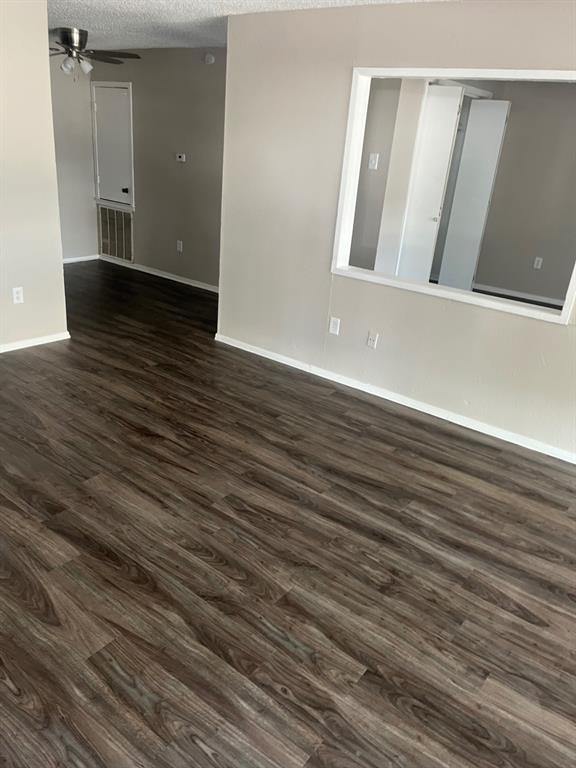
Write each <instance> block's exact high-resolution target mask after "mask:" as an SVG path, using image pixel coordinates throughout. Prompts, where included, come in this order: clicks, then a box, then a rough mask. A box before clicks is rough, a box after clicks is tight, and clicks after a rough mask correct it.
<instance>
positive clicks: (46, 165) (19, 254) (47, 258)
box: [0, 0, 66, 345]
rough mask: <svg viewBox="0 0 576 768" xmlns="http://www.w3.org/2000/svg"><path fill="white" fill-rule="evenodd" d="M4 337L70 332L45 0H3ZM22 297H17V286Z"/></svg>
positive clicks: (0, 340)
mask: <svg viewBox="0 0 576 768" xmlns="http://www.w3.org/2000/svg"><path fill="white" fill-rule="evenodd" d="M0 87H1V94H0V123H1V128H0V130H1V140H0V217H1V221H0V230H1V235H0V238H1V239H0V344H2V345H4V344H15V343H17V342H25V341H28V340H31V339H34V338H39V337H44V336H52V335H56V334H62V333H65V332H66V309H65V301H64V281H63V273H62V245H61V241H60V222H59V216H58V188H57V181H56V162H55V157H54V132H53V128H52V106H51V103H50V69H49V64H48V22H47V10H46V0H26V2H24V1H22V0H3V2H1V3H0ZM20 286H21V287H22V288H23V289H24V304H17V305H15V304H13V303H12V288H13V287H20Z"/></svg>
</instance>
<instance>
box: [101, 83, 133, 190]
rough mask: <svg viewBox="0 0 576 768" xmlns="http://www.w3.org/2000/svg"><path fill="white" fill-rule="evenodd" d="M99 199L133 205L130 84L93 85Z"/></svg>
mask: <svg viewBox="0 0 576 768" xmlns="http://www.w3.org/2000/svg"><path fill="white" fill-rule="evenodd" d="M92 109H93V114H94V156H95V166H96V196H97V197H98V199H101V200H109V201H111V202H114V203H125V204H127V205H133V204H134V172H133V153H132V89H131V86H130V83H92Z"/></svg>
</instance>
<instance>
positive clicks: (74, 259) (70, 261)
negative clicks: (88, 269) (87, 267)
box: [63, 253, 100, 264]
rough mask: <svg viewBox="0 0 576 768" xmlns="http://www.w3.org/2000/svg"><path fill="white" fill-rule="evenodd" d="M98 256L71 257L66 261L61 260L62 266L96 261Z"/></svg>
mask: <svg viewBox="0 0 576 768" xmlns="http://www.w3.org/2000/svg"><path fill="white" fill-rule="evenodd" d="M99 258H100V256H98V254H97V253H96V254H94V256H72V257H71V258H68V259H63V262H64V264H75V263H76V262H77V261H96V260H97V259H99Z"/></svg>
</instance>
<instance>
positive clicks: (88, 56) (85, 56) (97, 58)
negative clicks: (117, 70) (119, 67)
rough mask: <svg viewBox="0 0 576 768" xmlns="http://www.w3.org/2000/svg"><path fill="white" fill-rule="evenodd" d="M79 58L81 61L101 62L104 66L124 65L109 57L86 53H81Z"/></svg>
mask: <svg viewBox="0 0 576 768" xmlns="http://www.w3.org/2000/svg"><path fill="white" fill-rule="evenodd" d="M81 56H82V58H83V59H92V61H101V62H104V64H124V62H123V61H122V59H113V58H111V57H110V56H102V55H101V54H100V53H88V51H82V53H81Z"/></svg>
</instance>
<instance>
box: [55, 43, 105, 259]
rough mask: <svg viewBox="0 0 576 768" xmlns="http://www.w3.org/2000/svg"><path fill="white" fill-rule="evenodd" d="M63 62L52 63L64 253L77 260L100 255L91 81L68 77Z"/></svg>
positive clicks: (78, 77) (56, 57) (79, 74)
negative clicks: (62, 66)
mask: <svg viewBox="0 0 576 768" xmlns="http://www.w3.org/2000/svg"><path fill="white" fill-rule="evenodd" d="M61 62H62V57H61V56H55V57H53V58H51V59H50V64H51V66H50V75H51V83H52V111H53V115H54V138H55V142H56V168H57V171H58V197H59V201H60V224H61V230H62V251H63V256H64V258H65V259H73V258H78V257H81V256H94V255H95V254H97V253H98V226H97V218H96V203H95V202H94V153H93V146H92V115H91V107H90V98H91V97H90V77H87V76H86V75H83V74H81V73H78V75H77V78H76V79H75V78H74V77H71V76H70V75H65V74H64V72H62V71H61V69H60V64H61Z"/></svg>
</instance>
